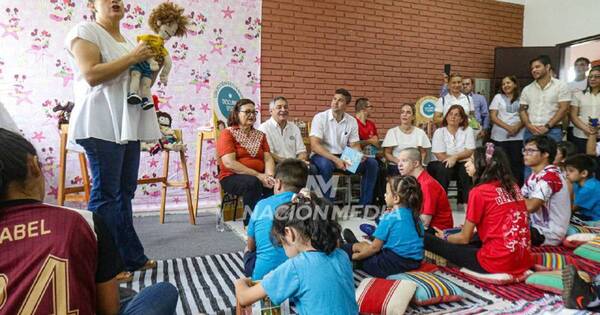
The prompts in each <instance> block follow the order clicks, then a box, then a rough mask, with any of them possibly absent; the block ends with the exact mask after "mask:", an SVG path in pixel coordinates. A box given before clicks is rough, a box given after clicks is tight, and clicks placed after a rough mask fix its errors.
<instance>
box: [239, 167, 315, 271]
mask: <svg viewBox="0 0 600 315" xmlns="http://www.w3.org/2000/svg"><path fill="white" fill-rule="evenodd" d="M307 178H308V168H307V167H306V163H304V162H303V161H301V160H298V159H286V160H284V161H282V162H281V163H279V165H277V168H276V169H275V184H274V185H273V190H274V193H275V194H274V195H273V196H271V197H269V198H265V199H263V200H261V201H259V202H258V203H257V204H256V207H254V211H253V212H252V216H251V217H250V223H248V251H247V252H246V253H245V254H244V275H246V277H251V278H252V279H253V280H261V279H262V278H263V277H264V275H266V274H267V273H269V271H271V270H273V269H275V268H277V266H279V265H281V264H282V263H283V262H284V261H286V260H287V256H286V255H285V252H284V251H283V249H282V248H281V247H275V246H273V243H272V242H271V228H272V226H273V216H274V215H275V210H276V209H277V207H279V206H280V205H282V204H285V203H288V202H290V201H291V200H292V197H293V196H294V194H296V193H298V192H299V191H300V190H301V189H302V188H304V187H305V186H306V180H307Z"/></svg>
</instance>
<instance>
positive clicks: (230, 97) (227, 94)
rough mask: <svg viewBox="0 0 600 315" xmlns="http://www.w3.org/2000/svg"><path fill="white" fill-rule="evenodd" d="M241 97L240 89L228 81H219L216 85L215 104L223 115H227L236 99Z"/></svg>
mask: <svg viewBox="0 0 600 315" xmlns="http://www.w3.org/2000/svg"><path fill="white" fill-rule="evenodd" d="M241 98H242V95H241V93H240V90H238V89H237V88H236V87H235V86H234V85H233V84H232V83H230V82H221V84H219V85H218V86H217V104H218V105H219V111H220V112H221V115H222V116H223V117H225V118H226V117H229V112H230V111H231V109H232V108H233V106H234V105H235V103H236V102H237V101H239V100H240V99H241Z"/></svg>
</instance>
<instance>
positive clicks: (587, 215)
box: [565, 154, 600, 221]
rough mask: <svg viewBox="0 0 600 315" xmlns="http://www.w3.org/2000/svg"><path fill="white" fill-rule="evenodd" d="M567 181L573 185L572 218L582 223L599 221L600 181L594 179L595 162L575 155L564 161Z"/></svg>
mask: <svg viewBox="0 0 600 315" xmlns="http://www.w3.org/2000/svg"><path fill="white" fill-rule="evenodd" d="M565 166H566V170H567V179H568V180H569V181H570V182H571V183H573V193H574V195H575V200H574V202H573V216H575V217H578V218H579V219H581V220H583V221H598V220H600V181H598V180H597V179H596V178H595V177H594V171H595V170H596V161H595V159H594V158H593V157H591V156H588V155H585V154H577V155H574V156H572V157H570V158H568V159H567V160H566V161H565Z"/></svg>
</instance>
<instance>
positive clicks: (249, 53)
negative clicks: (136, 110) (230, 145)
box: [0, 0, 261, 211]
mask: <svg viewBox="0 0 600 315" xmlns="http://www.w3.org/2000/svg"><path fill="white" fill-rule="evenodd" d="M163 1H164V0H163ZM124 2H125V6H126V13H125V17H124V18H123V19H122V20H121V30H122V32H123V33H124V35H125V36H126V37H128V38H129V39H132V40H133V39H135V36H136V35H138V34H145V33H151V31H150V30H149V28H148V26H147V19H148V16H149V14H150V11H151V10H152V8H154V7H155V6H157V5H158V4H160V3H161V2H162V1H160V0H145V1H128V0H125V1H124ZM174 2H176V3H178V4H180V5H182V6H183V7H184V8H185V10H186V11H185V12H186V14H187V15H188V16H189V18H190V21H191V25H190V26H189V31H188V33H187V36H185V37H183V38H173V39H171V40H170V41H169V42H168V43H167V45H166V47H167V48H168V49H169V51H170V54H171V56H172V59H173V69H172V70H171V75H170V78H169V83H168V85H167V86H162V85H161V84H160V83H158V82H157V83H156V84H155V85H154V87H153V94H155V95H157V96H158V98H159V99H160V110H161V111H166V112H168V113H169V114H170V115H171V116H172V117H173V128H180V129H182V130H183V135H184V141H185V142H186V143H187V146H188V150H187V157H188V170H189V172H190V181H193V173H194V162H195V159H196V156H195V150H196V143H195V141H196V133H197V131H198V129H199V128H204V129H206V128H209V127H211V126H212V119H211V117H212V114H213V110H212V109H213V104H214V102H215V100H214V98H215V96H214V95H215V91H214V90H215V88H216V86H217V85H218V84H219V83H221V82H224V81H229V82H231V83H233V84H234V85H235V86H236V87H237V88H238V89H239V91H240V92H241V94H242V96H243V97H247V98H250V99H252V100H254V101H255V102H256V103H257V104H258V106H260V62H261V55H260V34H261V0H176V1H174ZM86 3H87V1H85V0H26V1H5V0H0V42H1V43H2V49H0V102H2V103H3V104H4V106H5V107H6V109H7V110H8V112H9V113H10V114H11V116H12V117H13V119H14V120H15V122H16V123H17V125H18V126H19V128H20V129H21V131H22V133H23V134H24V135H25V136H26V137H27V138H28V139H29V140H30V141H32V142H33V144H34V145H35V146H36V148H37V150H38V152H39V154H40V160H41V162H42V163H43V164H44V173H45V177H46V189H47V196H46V201H47V202H50V203H52V202H55V200H56V196H57V184H58V161H59V130H58V127H57V122H58V115H57V113H56V112H54V111H53V108H54V107H56V106H57V105H65V104H67V102H69V101H72V100H73V89H72V83H73V70H72V67H73V65H72V64H71V63H70V61H69V59H68V57H67V53H66V51H65V50H64V47H63V41H64V36H65V34H66V33H67V32H68V31H69V30H70V29H71V27H73V26H74V25H75V24H76V23H78V22H80V21H84V20H90V19H91V15H90V11H89V9H88V8H87V5H86ZM75 106H77V104H75ZM203 148H204V149H203V151H204V152H203V153H202V157H203V158H202V167H201V172H200V177H201V184H200V185H201V187H200V203H201V206H202V205H203V203H204V204H210V203H212V202H214V200H216V199H217V198H219V196H218V185H217V184H218V182H217V179H216V177H215V176H216V172H217V163H216V159H215V153H214V151H215V143H214V142H213V141H210V140H209V141H206V142H205V143H204V146H203ZM141 154H142V158H141V167H140V173H139V177H140V178H142V177H153V176H156V175H157V174H161V173H162V155H160V154H157V155H155V156H150V155H149V154H148V153H146V152H142V153H141ZM170 169H171V170H170V173H171V178H172V179H181V178H182V174H181V164H180V161H179V158H178V157H173V158H171V166H170ZM81 181H82V178H81V175H80V172H79V163H78V160H77V155H76V154H70V155H69V158H68V163H67V185H71V184H77V183H81ZM159 200H160V187H159V186H158V185H156V184H154V185H140V186H138V190H137V192H136V198H135V200H134V203H135V209H136V211H144V210H156V209H158V205H159ZM167 200H168V203H169V205H168V207H167V209H185V207H186V205H185V195H184V194H183V191H182V190H180V189H177V188H172V189H170V190H169V192H168V199H167ZM72 206H84V205H77V204H72Z"/></svg>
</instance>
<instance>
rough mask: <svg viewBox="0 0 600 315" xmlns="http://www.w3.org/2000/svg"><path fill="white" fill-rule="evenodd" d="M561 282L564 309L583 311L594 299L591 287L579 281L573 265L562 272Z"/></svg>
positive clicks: (581, 280)
mask: <svg viewBox="0 0 600 315" xmlns="http://www.w3.org/2000/svg"><path fill="white" fill-rule="evenodd" d="M562 282H563V291H562V297H563V304H564V305H565V307H566V308H570V309H579V310H583V309H585V308H586V307H587V305H588V304H589V303H590V302H591V301H592V300H593V299H594V297H595V295H594V293H593V292H592V286H591V285H590V284H589V283H587V282H585V280H583V279H581V277H580V276H579V274H578V273H577V269H576V268H575V266H573V265H568V266H567V267H566V268H564V269H563V270H562Z"/></svg>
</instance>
